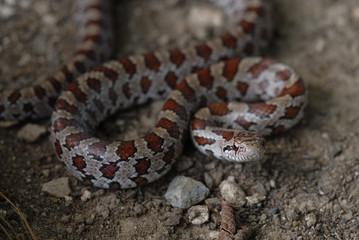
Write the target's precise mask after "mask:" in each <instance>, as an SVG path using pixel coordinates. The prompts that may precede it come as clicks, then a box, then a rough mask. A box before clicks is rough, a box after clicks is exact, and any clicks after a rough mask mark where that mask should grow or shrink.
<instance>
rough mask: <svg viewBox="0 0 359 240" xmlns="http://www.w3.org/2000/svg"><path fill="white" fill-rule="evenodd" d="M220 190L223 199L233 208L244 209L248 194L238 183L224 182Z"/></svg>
mask: <svg viewBox="0 0 359 240" xmlns="http://www.w3.org/2000/svg"><path fill="white" fill-rule="evenodd" d="M230 179H232V178H230ZM219 188H220V191H221V195H222V197H223V198H224V199H225V200H226V201H228V202H229V203H230V204H231V205H232V206H234V207H242V206H243V205H244V204H246V194H245V193H244V192H243V190H242V189H241V188H240V186H239V185H238V184H237V183H236V182H234V181H229V180H224V181H222V182H221V184H220V185H219Z"/></svg>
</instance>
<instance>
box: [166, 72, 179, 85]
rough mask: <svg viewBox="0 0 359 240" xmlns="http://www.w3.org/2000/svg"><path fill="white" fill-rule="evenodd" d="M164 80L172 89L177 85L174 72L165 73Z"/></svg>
mask: <svg viewBox="0 0 359 240" xmlns="http://www.w3.org/2000/svg"><path fill="white" fill-rule="evenodd" d="M166 82H167V84H168V86H170V87H171V88H172V89H174V88H175V87H176V85H177V76H176V74H175V73H174V72H169V73H167V76H166Z"/></svg>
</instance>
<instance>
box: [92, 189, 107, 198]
mask: <svg viewBox="0 0 359 240" xmlns="http://www.w3.org/2000/svg"><path fill="white" fill-rule="evenodd" d="M104 194H105V190H104V189H100V190H97V191H96V192H94V193H93V194H92V195H93V196H94V197H100V196H103V195H104Z"/></svg>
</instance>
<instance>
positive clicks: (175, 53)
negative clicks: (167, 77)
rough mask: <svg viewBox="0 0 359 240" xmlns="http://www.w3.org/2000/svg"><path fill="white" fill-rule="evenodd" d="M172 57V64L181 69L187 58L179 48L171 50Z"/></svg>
mask: <svg viewBox="0 0 359 240" xmlns="http://www.w3.org/2000/svg"><path fill="white" fill-rule="evenodd" d="M170 55H171V56H170V59H171V62H173V63H174V64H176V66H177V67H180V66H181V65H182V63H183V61H184V60H185V58H186V56H185V55H184V54H183V53H182V52H181V51H180V50H179V49H177V48H176V49H172V50H170Z"/></svg>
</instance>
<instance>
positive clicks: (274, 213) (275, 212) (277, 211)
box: [268, 208, 280, 216]
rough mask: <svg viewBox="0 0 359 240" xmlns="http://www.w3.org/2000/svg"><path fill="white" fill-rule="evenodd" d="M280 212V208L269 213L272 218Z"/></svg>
mask: <svg viewBox="0 0 359 240" xmlns="http://www.w3.org/2000/svg"><path fill="white" fill-rule="evenodd" d="M279 212H280V210H279V208H272V209H270V210H269V212H268V213H269V215H270V216H274V215H276V214H278V213H279Z"/></svg>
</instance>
